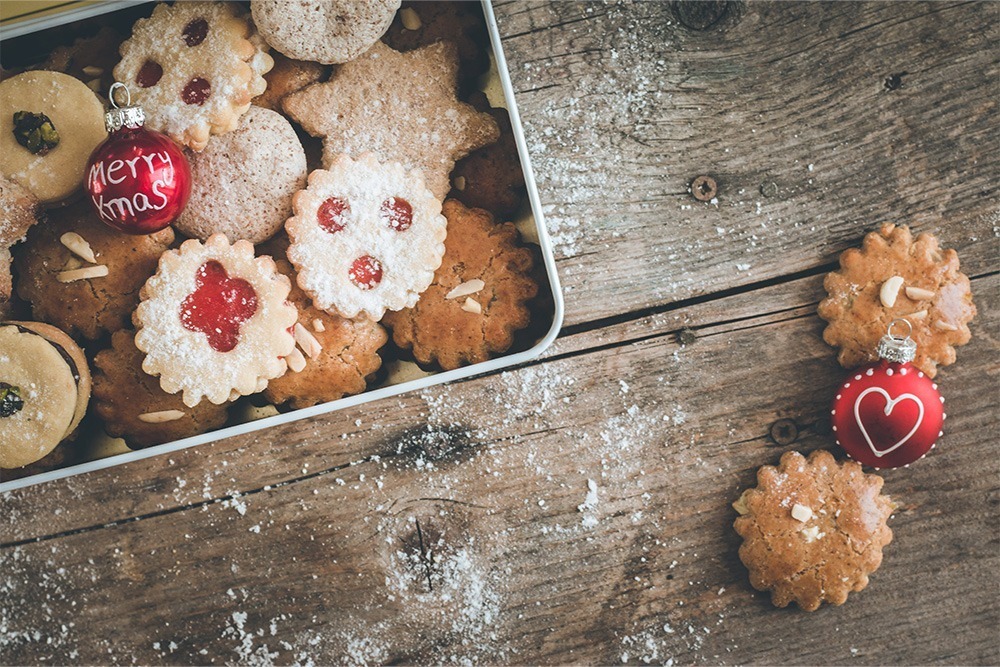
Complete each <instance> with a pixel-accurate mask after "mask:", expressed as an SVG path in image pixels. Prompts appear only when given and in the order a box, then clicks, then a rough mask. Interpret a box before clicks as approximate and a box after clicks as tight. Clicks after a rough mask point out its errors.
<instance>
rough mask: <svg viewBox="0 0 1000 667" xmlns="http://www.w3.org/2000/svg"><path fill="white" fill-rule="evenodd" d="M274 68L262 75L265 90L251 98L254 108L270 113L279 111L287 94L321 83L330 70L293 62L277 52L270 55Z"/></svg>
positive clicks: (313, 64)
mask: <svg viewBox="0 0 1000 667" xmlns="http://www.w3.org/2000/svg"><path fill="white" fill-rule="evenodd" d="M272 57H273V58H274V67H272V68H271V71H270V72H268V73H267V74H265V75H264V79H265V80H266V81H267V90H265V91H264V92H263V93H261V94H260V95H258V96H257V97H255V98H253V103H254V106H258V107H264V108H265V109H270V110H271V111H281V101H282V100H283V99H285V96H286V95H288V94H289V93H294V92H295V91H296V90H302V89H303V88H305V87H306V86H309V85H312V84H314V83H319V82H320V81H322V80H323V79H324V78H325V77H326V74H327V71H328V70H329V69H330V68H329V67H326V66H324V65H320V64H319V63H311V62H308V61H305V60H293V59H291V58H288V57H286V56H283V55H281V54H280V53H278V52H277V51H275V52H274V54H273V55H272Z"/></svg>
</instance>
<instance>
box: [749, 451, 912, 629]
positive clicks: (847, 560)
mask: <svg viewBox="0 0 1000 667" xmlns="http://www.w3.org/2000/svg"><path fill="white" fill-rule="evenodd" d="M881 490H882V478H881V477H878V476H877V475H866V474H864V473H863V472H862V470H861V464H859V463H856V462H854V461H845V462H844V463H838V462H837V461H836V460H834V458H833V456H832V455H831V454H830V453H829V452H827V451H823V450H819V451H815V452H813V453H812V454H810V455H809V458H808V459H806V458H805V457H803V456H802V455H801V454H799V453H798V452H787V453H785V454H784V455H783V456H782V457H781V462H780V464H779V465H778V467H776V468H775V467H773V466H763V467H762V468H761V469H760V470H758V471H757V486H756V487H755V488H752V489H748V490H746V491H744V492H743V495H742V496H740V499H739V500H738V501H737V502H736V503H734V504H733V507H734V508H736V511H737V512H739V513H740V516H739V517H738V518H737V519H736V522H735V523H734V524H733V525H734V527H735V528H736V532H737V533H739V535H740V537H742V538H743V544H742V545H741V546H740V551H739V553H740V560H742V561H743V564H744V565H746V567H747V569H748V570H749V571H750V584H751V585H752V586H753V587H754V588H756V589H757V590H759V591H770V592H771V602H773V603H774V605H775V606H777V607H786V606H788V604H789V603H790V602H795V603H797V604H798V605H799V607H801V608H802V609H804V610H806V611H815V610H816V609H818V608H819V606H820V604H822V603H823V602H828V603H830V604H834V605H841V604H843V603H844V602H846V601H847V594H848V593H850V592H851V591H855V592H857V591H861V590H864V588H865V587H866V586H867V585H868V575H870V574H871V573H872V572H874V571H875V570H876V569H878V566H879V565H880V564H881V563H882V547H884V546H885V545H887V544H888V543H889V542H890V541H891V540H892V531H891V530H890V529H889V527H888V526H887V525H886V521H887V520H888V518H889V516H890V515H891V514H892V512H893V510H894V509H895V505H894V504H893V502H892V500H890V499H889V497H888V496H884V495H880V491H881Z"/></svg>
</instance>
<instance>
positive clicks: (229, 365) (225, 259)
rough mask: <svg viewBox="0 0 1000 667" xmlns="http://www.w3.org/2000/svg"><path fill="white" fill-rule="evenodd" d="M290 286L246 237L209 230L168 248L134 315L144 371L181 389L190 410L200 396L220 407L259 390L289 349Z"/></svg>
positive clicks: (171, 390) (280, 369) (166, 386)
mask: <svg viewBox="0 0 1000 667" xmlns="http://www.w3.org/2000/svg"><path fill="white" fill-rule="evenodd" d="M290 287H291V285H290V283H289V282H288V278H286V277H285V276H283V275H281V274H280V273H278V272H277V271H276V270H275V267H274V260H272V259H271V258H270V257H256V258H255V257H254V251H253V245H251V244H250V242H248V241H237V242H236V243H234V244H232V245H230V244H229V242H228V241H227V240H226V237H225V236H223V235H222V234H215V235H213V236H210V237H208V240H207V241H205V242H204V243H203V242H201V241H199V240H197V239H190V240H188V241H185V242H184V243H183V244H181V247H180V248H179V249H177V250H168V251H167V252H165V253H164V254H163V256H162V257H161V258H160V265H159V268H158V269H157V271H156V274H155V275H154V276H153V277H152V278H150V279H149V280H148V281H146V284H145V285H143V287H142V290H141V291H140V298H141V302H140V303H139V307H138V308H137V309H136V311H135V316H134V318H133V319H134V321H135V324H136V327H137V328H138V331H137V333H136V336H135V345H136V347H138V348H139V350H141V351H142V352H144V353H145V354H146V358H145V359H144V360H143V362H142V369H143V370H144V371H145V372H146V373H149V374H150V375H156V376H159V378H160V386H161V387H162V388H163V390H164V391H165V392H167V393H168V394H176V393H178V392H183V394H184V395H183V401H184V405H186V406H188V407H194V406H196V405H198V404H199V403H200V402H201V399H202V398H203V397H204V398H207V399H208V400H209V401H211V402H212V403H215V404H216V405H220V404H222V403H225V402H226V401H229V400H233V399H235V398H236V397H238V396H245V395H247V394H254V393H257V392H260V391H263V390H264V388H265V387H266V386H267V381H268V380H270V379H272V378H276V377H278V376H280V375H281V374H282V373H284V372H285V368H286V366H285V361H284V359H283V358H284V357H285V356H287V355H288V354H290V353H291V351H292V349H293V348H294V347H295V339H294V338H292V334H291V332H290V329H291V327H292V326H293V325H294V324H295V321H296V319H297V313H296V311H295V306H293V305H291V304H289V303H288V302H287V301H286V299H287V298H288V291H289V288H290Z"/></svg>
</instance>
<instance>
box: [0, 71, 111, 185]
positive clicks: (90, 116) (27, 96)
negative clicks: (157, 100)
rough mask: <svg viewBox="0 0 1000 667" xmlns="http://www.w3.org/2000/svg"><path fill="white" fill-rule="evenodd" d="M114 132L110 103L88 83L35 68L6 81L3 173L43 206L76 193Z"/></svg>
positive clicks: (1, 118) (0, 94)
mask: <svg viewBox="0 0 1000 667" xmlns="http://www.w3.org/2000/svg"><path fill="white" fill-rule="evenodd" d="M107 136H108V134H107V131H105V129H104V105H103V104H102V103H101V101H100V100H99V99H98V98H97V95H95V94H94V91H92V90H91V89H90V88H88V87H87V86H86V84H84V83H83V82H82V81H79V80H78V79H74V78H73V77H71V76H69V75H68V74H62V73H61V72H46V71H31V72H24V73H23V74H18V75H17V76H15V77H12V78H10V79H5V80H4V81H0V175H2V176H4V177H5V178H7V179H9V180H11V181H14V182H15V183H18V184H19V185H21V186H22V187H24V188H25V189H27V190H28V191H29V192H31V193H32V194H33V195H34V196H35V197H37V198H38V200H39V201H41V202H42V203H43V204H55V203H59V202H61V201H63V200H65V199H68V198H69V197H71V196H72V195H74V194H75V193H76V192H77V191H78V190H79V189H80V188H81V186H82V185H83V179H84V171H85V170H86V167H87V159H88V158H89V157H90V154H91V153H92V152H93V150H94V149H95V148H97V146H98V144H100V143H101V142H102V141H104V139H105V138H106V137H107Z"/></svg>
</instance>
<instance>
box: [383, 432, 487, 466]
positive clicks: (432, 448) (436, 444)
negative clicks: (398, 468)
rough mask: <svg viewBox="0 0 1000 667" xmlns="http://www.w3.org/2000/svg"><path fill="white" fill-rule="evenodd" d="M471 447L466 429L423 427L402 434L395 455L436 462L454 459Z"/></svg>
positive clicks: (471, 443)
mask: <svg viewBox="0 0 1000 667" xmlns="http://www.w3.org/2000/svg"><path fill="white" fill-rule="evenodd" d="M473 445H474V443H473V442H472V440H471V438H470V437H469V431H468V430H466V429H463V428H460V427H457V426H445V427H441V428H428V427H426V426H423V427H417V428H414V429H410V430H409V431H406V432H405V433H403V435H402V436H401V437H400V438H399V441H398V443H397V446H396V453H397V454H400V455H402V456H404V457H411V458H421V459H423V460H425V461H430V462H438V461H444V460H446V459H451V458H454V457H456V456H458V455H459V454H460V453H461V452H463V451H465V450H466V449H469V448H470V447H472V446H473Z"/></svg>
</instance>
